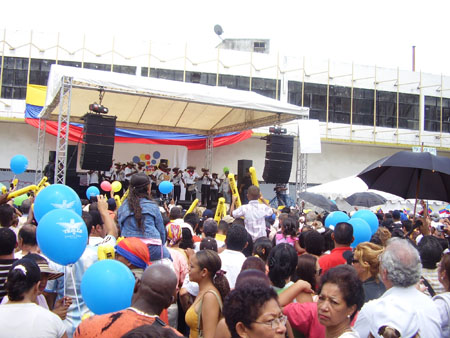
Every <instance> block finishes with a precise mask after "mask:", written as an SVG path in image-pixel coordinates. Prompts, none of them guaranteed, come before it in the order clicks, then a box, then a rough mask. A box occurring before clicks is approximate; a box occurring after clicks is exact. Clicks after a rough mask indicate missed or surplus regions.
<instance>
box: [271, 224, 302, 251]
mask: <svg viewBox="0 0 450 338" xmlns="http://www.w3.org/2000/svg"><path fill="white" fill-rule="evenodd" d="M297 228H298V226H297V224H296V222H295V220H294V219H292V218H290V217H287V218H286V219H285V220H284V221H283V223H282V224H281V231H280V232H279V233H277V234H276V235H275V245H277V244H281V243H287V244H289V245H292V246H293V247H294V248H295V250H297V252H301V251H302V250H301V248H300V245H299V244H298V237H297Z"/></svg>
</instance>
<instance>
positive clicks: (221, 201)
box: [214, 197, 225, 223]
mask: <svg viewBox="0 0 450 338" xmlns="http://www.w3.org/2000/svg"><path fill="white" fill-rule="evenodd" d="M224 206H225V198H223V197H221V198H219V201H218V202H217V207H216V214H215V215H214V220H215V221H216V222H217V223H219V222H220V220H221V219H222V218H223V216H224V215H225V214H224V212H223V211H224Z"/></svg>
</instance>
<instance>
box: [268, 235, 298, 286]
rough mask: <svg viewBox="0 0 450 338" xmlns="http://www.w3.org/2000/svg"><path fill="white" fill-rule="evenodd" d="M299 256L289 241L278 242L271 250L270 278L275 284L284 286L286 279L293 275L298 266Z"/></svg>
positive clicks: (269, 260) (269, 261)
mask: <svg viewBox="0 0 450 338" xmlns="http://www.w3.org/2000/svg"><path fill="white" fill-rule="evenodd" d="M297 257H298V256H297V251H295V249H294V247H293V246H292V245H289V244H287V243H281V244H278V245H276V246H275V247H274V248H273V249H272V250H271V251H270V255H269V259H268V265H269V278H270V281H271V282H272V284H273V285H274V286H276V287H278V288H284V286H285V285H286V279H288V278H290V277H291V276H292V274H293V273H294V271H295V268H296V267H297Z"/></svg>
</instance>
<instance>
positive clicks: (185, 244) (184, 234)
mask: <svg viewBox="0 0 450 338" xmlns="http://www.w3.org/2000/svg"><path fill="white" fill-rule="evenodd" d="M178 247H179V248H180V249H187V248H190V249H194V247H195V246H194V241H193V240H192V232H191V230H190V229H189V228H181V241H180V244H178Z"/></svg>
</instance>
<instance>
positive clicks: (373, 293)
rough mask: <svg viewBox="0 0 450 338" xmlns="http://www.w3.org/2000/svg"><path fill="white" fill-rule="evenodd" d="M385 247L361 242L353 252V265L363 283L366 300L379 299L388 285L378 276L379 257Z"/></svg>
mask: <svg viewBox="0 0 450 338" xmlns="http://www.w3.org/2000/svg"><path fill="white" fill-rule="evenodd" d="M383 251H384V248H383V247H381V246H379V245H376V244H373V243H370V242H363V243H359V244H358V245H357V246H356V248H355V251H354V252H353V257H352V265H353V267H354V268H355V270H356V272H357V274H358V278H359V279H360V280H361V282H362V283H363V288H364V302H365V303H366V302H368V301H369V300H372V299H377V298H379V297H381V295H382V294H383V293H384V292H385V291H386V287H385V286H384V284H383V283H382V282H381V281H380V280H379V278H378V272H379V269H380V261H379V257H380V255H381V254H382V253H383Z"/></svg>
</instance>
